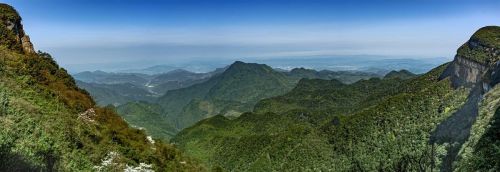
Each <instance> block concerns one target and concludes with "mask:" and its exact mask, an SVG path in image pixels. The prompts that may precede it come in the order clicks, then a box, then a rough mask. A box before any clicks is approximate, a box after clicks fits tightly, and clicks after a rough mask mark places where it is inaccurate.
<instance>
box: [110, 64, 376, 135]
mask: <svg viewBox="0 0 500 172" xmlns="http://www.w3.org/2000/svg"><path fill="white" fill-rule="evenodd" d="M222 71H223V72H222V73H219V74H215V75H213V76H212V77H210V78H209V79H208V80H206V81H204V82H201V83H198V84H194V85H192V86H189V87H185V88H181V89H176V90H169V91H167V92H166V93H165V94H164V95H162V96H160V97H159V98H158V99H157V100H156V101H155V102H153V103H151V102H144V101H142V102H130V103H126V104H123V105H120V106H118V107H117V109H118V112H119V113H120V114H122V115H124V117H125V119H127V116H144V115H146V116H147V115H148V114H149V113H151V114H162V116H163V120H165V121H168V122H169V123H170V124H171V126H168V127H167V125H164V126H165V129H166V130H168V131H169V133H177V132H178V131H180V130H181V129H183V128H186V127H188V126H191V125H192V124H194V123H196V122H198V121H200V120H202V119H205V118H208V117H211V116H215V115H219V114H221V115H224V116H226V117H229V118H235V117H237V116H239V115H240V114H241V113H242V112H246V111H250V110H252V109H253V106H254V105H255V104H256V103H257V102H258V101H259V100H262V99H264V98H269V97H272V96H277V95H280V94H284V93H286V92H287V91H289V90H290V89H292V88H293V87H294V86H295V84H296V83H297V82H298V80H300V79H301V78H324V79H332V78H337V79H339V80H342V81H344V82H346V83H350V82H353V81H356V80H360V79H368V78H372V77H378V75H375V74H370V73H364V72H333V71H326V70H325V71H319V72H318V71H315V70H309V69H304V68H297V69H294V70H292V71H285V72H282V71H277V70H275V69H272V68H271V67H269V66H267V65H263V64H256V63H244V62H240V61H237V62H234V63H233V64H232V65H230V66H228V67H226V68H225V69H224V70H222ZM150 106H155V107H158V106H159V107H161V108H159V109H157V108H155V109H156V110H155V111H154V112H151V109H149V108H148V107H150ZM154 116H156V115H154ZM127 120H128V119H127ZM128 121H129V122H130V123H132V124H135V120H134V119H130V120H128ZM141 122H142V123H143V124H144V123H145V122H144V120H142V121H141ZM155 122H156V120H155V121H151V123H155ZM153 126H154V125H153V124H151V125H142V126H141V127H144V128H146V130H148V128H150V127H152V128H155V127H153ZM174 128H175V129H176V130H172V129H174ZM151 134H152V135H154V136H159V137H162V138H167V139H168V138H171V137H172V136H173V134H172V135H170V136H167V137H165V136H166V135H157V134H156V132H152V133H151Z"/></svg>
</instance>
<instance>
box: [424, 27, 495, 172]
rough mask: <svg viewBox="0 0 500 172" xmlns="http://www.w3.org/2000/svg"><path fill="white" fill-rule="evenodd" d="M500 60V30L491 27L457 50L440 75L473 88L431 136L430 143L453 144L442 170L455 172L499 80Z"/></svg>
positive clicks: (449, 148)
mask: <svg viewBox="0 0 500 172" xmlns="http://www.w3.org/2000/svg"><path fill="white" fill-rule="evenodd" d="M499 60H500V27H497V26H488V27H484V28H481V29H479V30H478V31H477V32H476V33H474V35H473V36H472V37H471V38H470V39H469V41H467V42H466V43H465V44H464V45H462V46H461V47H460V48H459V49H458V51H457V55H456V56H455V59H454V60H453V61H452V62H451V64H450V65H448V68H447V69H446V70H445V71H444V72H443V73H442V74H441V76H440V79H444V78H448V77H449V78H450V80H451V82H452V85H453V87H454V88H458V87H467V88H470V89H471V91H470V93H469V96H468V97H467V101H466V102H465V104H464V105H463V106H462V107H461V108H459V109H458V110H457V111H456V112H455V113H453V114H452V115H451V116H450V117H449V118H447V119H446V120H445V121H443V122H442V123H440V124H439V125H438V126H437V128H436V129H435V130H434V132H433V133H432V136H431V140H430V142H431V143H438V144H441V145H444V144H449V145H451V146H449V147H448V149H447V154H446V156H445V157H444V158H443V159H442V161H443V163H442V165H441V171H453V163H454V162H455V160H456V157H457V155H458V153H459V152H458V151H459V150H460V148H461V146H462V144H463V143H464V142H465V141H466V140H467V139H468V138H469V137H470V133H471V127H472V125H473V124H474V123H475V121H476V117H477V116H478V111H479V103H480V102H481V99H482V97H483V95H484V93H486V92H488V91H489V90H490V89H491V88H492V87H493V86H495V85H496V84H497V83H498V82H499V80H500V78H499V77H500V76H499V73H498V72H500V71H499V70H500V67H499V66H500V61H499Z"/></svg>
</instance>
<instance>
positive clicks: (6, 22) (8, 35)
mask: <svg viewBox="0 0 500 172" xmlns="http://www.w3.org/2000/svg"><path fill="white" fill-rule="evenodd" d="M21 20H22V19H21V17H20V16H19V14H18V13H17V11H16V10H15V9H14V8H12V7H11V6H9V5H6V4H0V36H1V37H2V38H3V39H5V40H6V41H5V42H2V44H4V45H5V46H7V47H9V48H10V49H14V50H17V51H20V52H24V53H25V54H31V53H35V49H34V48H33V44H32V43H31V41H30V38H29V36H28V35H27V34H26V33H25V32H24V29H23V25H22V24H21Z"/></svg>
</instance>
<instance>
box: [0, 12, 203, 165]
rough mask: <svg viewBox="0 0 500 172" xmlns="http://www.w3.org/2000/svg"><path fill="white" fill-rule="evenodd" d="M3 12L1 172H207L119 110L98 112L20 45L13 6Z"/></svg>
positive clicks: (51, 65) (52, 65) (68, 80)
mask: <svg viewBox="0 0 500 172" xmlns="http://www.w3.org/2000/svg"><path fill="white" fill-rule="evenodd" d="M0 12H1V13H0V18H1V19H2V21H1V23H2V25H1V26H0V33H1V34H2V35H1V37H0V42H2V45H1V46H0V59H1V61H0V81H1V82H0V97H1V99H0V104H1V106H0V126H2V130H0V171H121V170H124V169H126V168H128V169H131V168H136V167H137V168H141V169H143V170H148V169H149V170H157V171H181V170H203V169H202V167H201V166H198V165H196V164H195V163H193V162H192V161H191V160H190V159H189V158H186V157H185V156H183V155H182V153H181V152H180V151H178V150H177V149H175V148H174V147H173V146H172V145H169V144H164V143H161V142H154V141H151V140H148V139H147V136H146V135H145V134H144V132H143V131H141V130H137V129H132V128H129V127H128V125H127V123H126V122H125V121H123V120H122V118H120V117H119V116H118V115H117V114H116V113H115V112H114V111H113V110H112V109H108V108H96V107H94V105H95V103H94V101H93V100H92V99H91V98H90V96H89V95H88V93H87V92H85V91H84V90H81V89H79V88H78V87H77V86H76V84H75V81H74V79H73V78H72V77H71V76H70V75H69V74H68V73H67V72H66V71H65V70H64V69H62V68H59V66H58V65H57V64H56V62H55V61H53V59H52V58H51V56H50V55H49V54H47V53H41V52H39V53H34V51H31V50H27V49H26V45H27V42H26V38H21V41H19V40H17V38H16V37H12V35H16V34H20V33H22V34H24V31H23V30H22V25H20V24H21V22H20V17H19V15H18V14H17V12H16V11H15V10H14V9H13V8H12V7H10V6H8V5H6V4H0ZM6 23H7V25H5V24H6ZM9 23H11V24H12V23H13V24H14V25H13V26H12V25H8V24H9ZM11 26H12V27H11ZM19 36H22V35H19ZM20 47H21V49H20ZM23 47H24V48H23Z"/></svg>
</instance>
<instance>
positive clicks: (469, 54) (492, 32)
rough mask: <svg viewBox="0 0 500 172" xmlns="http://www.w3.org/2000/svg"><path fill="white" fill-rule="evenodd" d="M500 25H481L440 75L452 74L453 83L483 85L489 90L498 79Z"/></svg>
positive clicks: (457, 85)
mask: <svg viewBox="0 0 500 172" xmlns="http://www.w3.org/2000/svg"><path fill="white" fill-rule="evenodd" d="M499 47H500V27H498V26H487V27H483V28H481V29H479V30H478V31H477V32H476V33H474V35H472V37H471V38H470V39H469V41H467V42H466V43H465V44H463V45H462V46H461V47H460V48H459V49H458V50H457V55H456V56H455V59H454V60H453V62H451V64H450V65H449V66H448V68H447V69H446V70H445V72H443V74H442V75H441V77H440V78H441V79H444V78H447V77H450V79H451V81H452V84H453V87H455V88H457V87H461V86H465V87H472V86H474V85H476V84H478V85H482V86H483V88H482V89H483V91H484V92H486V91H488V90H489V88H491V86H494V85H495V84H497V83H498V82H499V80H500V79H499V77H500V75H499V74H498V71H499V69H500V68H499V65H500V63H499V62H498V61H499V60H500V48H499Z"/></svg>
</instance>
